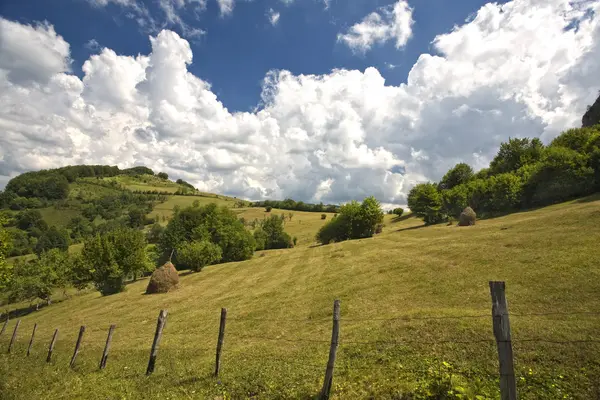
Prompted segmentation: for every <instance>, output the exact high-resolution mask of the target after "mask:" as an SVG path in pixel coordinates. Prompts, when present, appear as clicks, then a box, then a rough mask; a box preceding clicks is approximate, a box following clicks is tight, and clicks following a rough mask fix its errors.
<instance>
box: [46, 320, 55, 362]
mask: <svg viewBox="0 0 600 400" xmlns="http://www.w3.org/2000/svg"><path fill="white" fill-rule="evenodd" d="M57 337H58V328H56V329H55V330H54V335H52V340H51V341H50V346H48V357H46V362H48V363H49V362H50V361H51V360H52V352H53V351H54V344H55V343H56V338H57Z"/></svg>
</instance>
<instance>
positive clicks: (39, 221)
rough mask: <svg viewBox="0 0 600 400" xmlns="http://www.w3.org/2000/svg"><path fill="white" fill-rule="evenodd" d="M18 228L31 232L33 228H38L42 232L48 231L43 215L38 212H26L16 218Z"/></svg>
mask: <svg viewBox="0 0 600 400" xmlns="http://www.w3.org/2000/svg"><path fill="white" fill-rule="evenodd" d="M16 223H17V228H19V229H21V230H24V231H29V230H31V229H33V228H37V229H39V230H40V231H45V230H46V229H48V224H46V222H45V221H44V219H43V218H42V214H41V213H40V212H39V211H37V210H25V211H22V212H20V213H19V214H17V217H16Z"/></svg>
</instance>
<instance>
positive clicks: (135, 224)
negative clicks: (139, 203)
mask: <svg viewBox="0 0 600 400" xmlns="http://www.w3.org/2000/svg"><path fill="white" fill-rule="evenodd" d="M127 216H128V217H129V226H130V227H132V228H142V227H143V226H144V223H145V222H146V213H145V212H144V211H143V210H141V209H140V208H139V207H135V208H132V209H131V210H129V213H128V214H127Z"/></svg>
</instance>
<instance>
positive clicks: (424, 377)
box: [0, 197, 600, 399]
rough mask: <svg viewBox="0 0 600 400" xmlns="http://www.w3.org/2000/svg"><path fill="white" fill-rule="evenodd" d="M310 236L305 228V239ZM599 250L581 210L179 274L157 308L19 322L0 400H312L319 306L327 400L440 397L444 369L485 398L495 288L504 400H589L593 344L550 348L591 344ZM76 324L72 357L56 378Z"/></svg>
mask: <svg viewBox="0 0 600 400" xmlns="http://www.w3.org/2000/svg"><path fill="white" fill-rule="evenodd" d="M257 211H259V210H244V211H242V213H244V212H247V213H248V214H247V215H248V216H250V215H251V214H250V213H255V212H257ZM252 215H254V214H252ZM294 215H295V216H294V218H293V220H292V224H293V223H294V222H295V220H296V219H298V220H302V225H303V226H302V228H300V225H301V224H300V223H298V229H307V230H308V228H307V227H306V228H305V226H304V222H305V221H306V222H307V223H306V226H308V225H309V224H308V221H309V219H308V217H305V216H302V217H300V213H298V212H294ZM317 217H318V214H317ZM321 223H322V221H321V220H320V219H316V220H311V224H310V225H311V226H312V228H311V229H313V230H316V229H317V228H318V225H319V224H321ZM288 226H289V225H288ZM599 242H600V198H599V197H595V198H587V199H583V200H580V201H575V202H571V203H565V204H560V205H556V206H552V207H547V208H544V209H539V210H535V211H529V212H522V213H517V214H512V215H509V216H506V217H502V218H495V219H490V220H485V221H480V222H479V223H478V224H477V225H476V226H474V227H467V228H458V227H455V226H433V227H422V226H421V224H420V222H419V221H417V220H416V219H414V218H404V219H401V221H399V222H390V221H389V220H388V222H387V226H386V228H385V230H384V233H383V234H381V235H378V236H376V237H375V238H372V239H364V240H358V241H349V242H343V243H338V244H333V245H328V246H299V247H297V248H295V249H290V250H276V251H265V252H259V253H257V255H256V256H255V257H254V258H253V259H252V260H249V261H245V262H241V263H231V264H222V265H218V266H212V267H208V268H206V269H205V270H204V271H203V272H201V273H196V274H184V276H182V277H181V287H180V288H179V289H178V290H177V291H174V292H172V293H169V294H165V295H151V296H148V295H143V291H144V289H145V286H146V284H147V281H145V280H144V281H139V282H137V283H134V284H132V285H130V286H129V287H128V290H127V291H126V292H124V293H121V294H118V295H113V296H110V297H106V298H102V297H101V296H100V295H99V294H98V293H90V294H84V295H81V296H75V297H73V298H72V299H70V300H66V301H64V302H61V303H60V304H55V305H52V306H50V307H46V308H43V309H41V310H40V311H38V312H34V313H31V314H29V315H27V316H24V317H23V318H22V323H21V328H20V331H19V334H18V341H17V344H16V346H15V349H14V351H13V353H12V354H10V355H7V354H2V355H0V392H1V393H2V398H5V399H32V398H52V399H54V398H69V399H71V398H86V399H106V398H111V399H113V398H148V399H159V398H160V399H165V398H169V399H191V398H194V399H195V398H200V399H202V398H207V399H230V398H234V399H238V398H253V399H264V398H269V399H271V398H277V399H283V398H286V399H290V398H294V399H297V398H300V399H302V398H312V397H313V396H314V395H316V394H317V393H318V391H319V389H320V387H321V384H322V378H323V373H324V370H325V363H326V360H327V354H328V341H329V340H330V335H331V334H330V330H331V322H330V319H331V309H332V303H333V300H334V299H340V300H341V304H342V312H341V314H342V320H341V336H340V347H339V351H338V361H337V364H336V372H335V377H334V381H333V390H334V393H333V398H336V399H363V398H372V399H375V398H377V399H404V398H406V397H403V395H404V394H406V393H409V392H411V391H419V390H421V393H425V392H426V389H423V387H424V386H426V385H428V384H432V383H433V384H438V383H443V382H444V380H443V379H442V380H440V378H439V377H440V375H443V376H448V375H447V373H448V370H449V369H451V370H452V371H451V373H452V379H453V381H454V384H455V385H458V386H461V387H463V388H465V390H466V391H467V392H468V393H469V396H470V397H469V398H474V396H475V393H477V394H479V395H481V396H482V397H479V398H480V399H481V398H498V391H497V389H496V388H497V377H496V376H497V373H496V371H497V362H496V361H495V360H496V357H497V356H496V349H495V343H494V341H493V335H492V329H491V317H490V298H489V289H488V281H489V280H505V281H506V282H507V298H508V303H509V310H510V312H511V326H512V331H513V340H514V343H513V347H514V350H515V363H516V372H517V381H518V387H519V394H520V398H521V399H592V398H597V395H598V388H599V383H600V380H599V377H600V364H599V363H598V360H599V359H600V344H598V343H597V342H578V343H564V342H567V341H577V340H588V341H589V340H591V339H595V340H598V339H600V337H599V335H598V332H599V331H600V329H599V328H600V316H598V315H593V314H572V313H574V312H577V311H579V312H598V310H600V297H598V292H599V290H600V252H599V251H598V243H599ZM262 254H264V256H261V255H262ZM221 307H227V308H228V322H227V329H226V335H225V346H224V353H223V366H222V375H221V377H220V378H219V379H214V378H213V377H212V371H213V368H214V347H215V343H216V339H217V333H218V320H219V312H220V308H221ZM161 308H165V309H168V311H169V316H168V322H167V326H166V329H165V332H164V336H163V339H162V342H161V344H160V351H159V356H158V362H157V368H156V371H155V373H154V375H152V377H150V378H146V377H145V376H144V372H145V368H146V365H147V361H148V355H149V349H150V346H151V342H152V336H153V332H154V329H155V324H156V317H157V315H158V311H159V310H160V309H161ZM548 313H552V314H551V315H546V314H548ZM557 313H558V314H557ZM461 316H469V317H464V318H460V317H461ZM430 317H435V318H433V319H430ZM36 322H37V323H38V331H37V334H36V342H35V343H34V347H33V354H32V356H30V357H29V358H26V357H25V356H24V352H25V350H26V346H27V341H28V339H29V335H30V332H31V329H32V327H33V324H34V323H36ZM111 323H115V324H117V330H116V333H115V336H114V340H113V344H112V348H111V353H110V356H109V360H108V367H107V369H106V370H104V371H102V372H99V371H97V365H98V362H99V359H100V354H101V351H102V347H103V345H104V340H105V335H106V330H107V328H108V326H109V324H111ZM82 324H84V325H86V327H87V330H86V333H85V338H84V344H83V348H82V351H81V353H80V355H79V358H78V361H77V366H76V368H75V369H74V370H69V368H68V362H69V358H70V357H71V355H72V351H73V345H74V342H75V338H76V335H77V331H78V327H79V325H82ZM13 326H14V322H11V323H10V324H9V327H8V329H7V332H11V331H12V328H13ZM55 328H59V329H60V334H59V340H58V343H57V346H56V349H55V358H54V360H53V362H52V363H51V364H49V365H48V364H46V363H45V355H46V354H45V353H46V350H47V345H48V342H49V340H50V337H51V334H52V332H53V330H54V329H55ZM9 336H10V335H9V334H7V333H5V334H4V335H3V336H1V337H0V346H7V344H8V340H9ZM534 339H535V340H534ZM539 339H545V340H546V341H539ZM4 348H6V347H4ZM419 387H421V389H419ZM422 398H426V397H422ZM449 398H450V397H449Z"/></svg>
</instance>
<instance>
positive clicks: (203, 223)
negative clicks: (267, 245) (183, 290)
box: [160, 203, 256, 262]
mask: <svg viewBox="0 0 600 400" xmlns="http://www.w3.org/2000/svg"><path fill="white" fill-rule="evenodd" d="M202 240H208V241H210V242H212V243H214V244H217V245H218V246H219V247H221V250H222V254H223V256H222V259H221V261H222V262H229V261H242V260H247V259H249V258H251V257H252V254H253V253H254V248H255V245H256V244H255V242H254V238H253V236H252V234H251V233H250V232H249V231H247V230H246V228H245V227H244V225H243V224H242V223H241V222H240V221H239V220H238V219H237V215H236V214H235V213H234V212H233V211H231V210H230V209H229V208H227V207H218V206H217V205H216V204H214V203H211V204H208V205H206V206H203V207H187V208H184V209H182V210H179V211H177V212H176V213H175V215H174V216H173V218H172V219H171V220H170V221H169V224H168V225H167V227H166V229H165V231H164V232H163V234H162V236H161V240H160V248H161V250H162V252H163V254H164V253H167V254H168V253H170V252H171V250H172V249H177V248H179V247H180V246H181V245H182V244H184V243H185V242H192V241H202Z"/></svg>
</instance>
